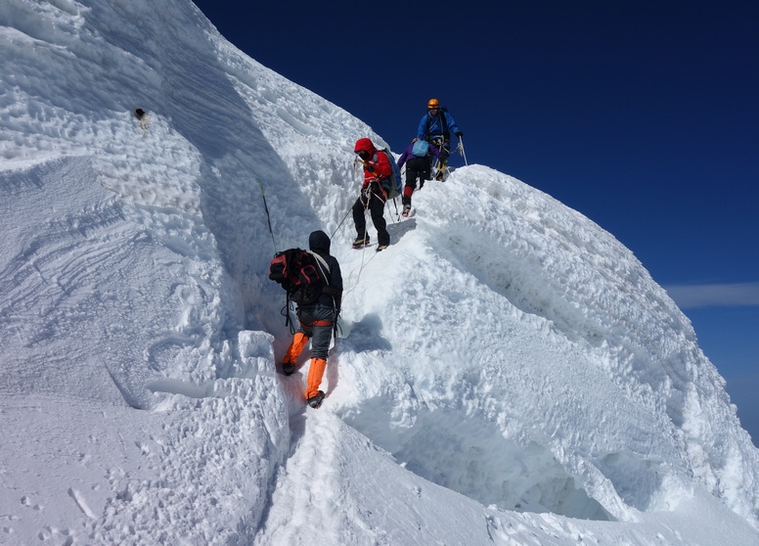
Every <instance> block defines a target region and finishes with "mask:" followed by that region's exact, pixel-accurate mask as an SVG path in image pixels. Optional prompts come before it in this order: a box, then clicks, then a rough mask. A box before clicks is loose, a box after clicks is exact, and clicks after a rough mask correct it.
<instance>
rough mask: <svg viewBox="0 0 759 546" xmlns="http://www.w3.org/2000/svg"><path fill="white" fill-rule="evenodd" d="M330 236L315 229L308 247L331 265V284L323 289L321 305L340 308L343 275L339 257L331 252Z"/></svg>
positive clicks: (309, 238)
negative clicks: (338, 260)
mask: <svg viewBox="0 0 759 546" xmlns="http://www.w3.org/2000/svg"><path fill="white" fill-rule="evenodd" d="M330 244H331V243H330V240H329V236H328V235H327V234H326V233H324V232H323V231H321V230H319V231H314V232H313V233H311V235H309V237H308V248H309V249H310V250H311V252H313V253H315V254H318V255H319V256H321V257H322V258H324V261H325V262H327V266H329V286H328V287H326V288H325V289H324V290H323V291H322V295H321V296H320V297H319V302H318V303H319V304H320V305H328V306H334V307H335V309H338V310H339V309H340V303H341V301H342V298H343V275H342V273H341V272H340V264H339V263H338V262H337V259H336V258H335V257H334V256H332V255H331V254H330V253H329V249H330Z"/></svg>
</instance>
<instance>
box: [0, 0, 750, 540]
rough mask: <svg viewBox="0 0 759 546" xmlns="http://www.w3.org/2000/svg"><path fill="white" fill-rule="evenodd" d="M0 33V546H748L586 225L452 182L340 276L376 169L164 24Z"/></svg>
mask: <svg viewBox="0 0 759 546" xmlns="http://www.w3.org/2000/svg"><path fill="white" fill-rule="evenodd" d="M0 25H1V26H0V53H2V54H1V55H0V68H1V69H2V71H1V75H0V78H1V79H0V131H2V139H0V155H1V156H2V158H3V163H2V170H0V206H1V207H2V222H3V233H4V235H5V236H4V237H3V239H2V240H0V326H1V327H2V336H0V339H1V340H2V341H1V342H2V351H1V352H0V358H2V367H0V392H2V399H1V400H2V401H1V402H0V420H1V422H2V440H1V442H2V451H1V453H2V455H1V457H2V458H1V459H0V465H1V466H0V477H1V480H2V481H0V488H1V491H2V493H1V494H0V519H1V520H2V525H1V526H0V542H3V543H9V544H29V543H32V542H36V541H39V540H46V539H55V540H56V541H57V542H63V543H67V544H77V543H87V544H90V543H119V544H145V543H159V544H178V543H186V544H251V543H256V544H301V543H310V542H311V540H312V537H313V536H315V535H316V536H319V537H320V539H321V542H323V543H329V544H338V543H344V544H420V543H424V544H433V543H441V544H442V543H448V544H465V543H466V544H492V543H495V544H576V543H577V542H578V541H582V542H584V543H588V544H608V543H615V544H621V543H624V544H717V543H719V544H736V545H738V544H741V545H745V544H749V543H752V542H758V541H759V534H758V533H757V531H756V528H757V524H758V522H759V519H758V518H757V516H758V515H759V511H758V510H759V484H757V469H758V468H759V465H758V464H757V463H759V453H758V452H757V450H756V449H755V448H754V447H753V446H752V445H751V442H750V439H749V437H748V435H747V433H746V432H745V431H743V430H742V429H741V428H740V425H739V423H738V420H737V418H736V412H735V407H734V406H732V405H731V404H730V401H729V399H728V396H727V395H726V393H725V390H724V381H723V380H722V378H721V377H720V376H719V374H718V373H717V371H716V369H715V368H714V366H713V365H712V364H711V363H710V362H709V361H708V360H707V359H706V357H705V356H704V355H703V353H702V352H701V350H700V349H699V347H698V344H697V340H696V337H695V335H694V332H693V330H692V328H691V326H690V324H689V322H688V320H687V319H686V318H685V317H684V316H683V314H682V313H681V312H680V311H679V310H678V308H677V307H676V306H675V304H674V303H673V302H672V300H671V299H670V298H669V297H668V296H667V294H666V293H665V292H664V290H663V289H662V288H661V287H659V286H658V285H657V284H656V283H655V282H654V281H653V280H652V279H651V277H650V275H649V274H648V273H647V271H646V270H645V268H644V267H643V266H642V265H641V264H640V263H639V262H638V261H637V260H636V259H635V257H634V256H633V255H632V253H631V252H630V251H629V250H628V249H626V248H625V247H624V246H623V245H621V244H620V243H619V242H618V241H617V240H616V239H614V237H613V236H612V235H610V234H609V233H607V232H605V231H604V230H603V229H602V228H601V227H599V226H597V225H596V224H594V223H593V222H591V221H590V220H588V219H587V218H585V217H583V216H582V215H580V214H579V213H577V212H575V211H573V210H571V209H568V208H567V207H565V206H564V205H562V204H561V203H559V202H557V201H556V200H554V199H552V198H551V197H550V196H547V195H545V194H543V193H541V192H539V191H537V190H535V189H533V188H531V187H529V186H528V185H526V184H524V183H522V182H520V181H518V180H516V179H514V178H512V177H509V176H507V175H505V174H502V173H498V172H496V171H494V170H492V169H489V168H487V167H486V166H482V165H474V166H470V167H461V168H458V169H456V170H455V171H454V172H453V174H452V175H451V177H450V178H449V180H448V181H447V182H445V183H444V184H441V183H435V182H430V183H428V184H427V185H426V186H425V188H424V189H423V190H421V191H420V192H418V193H417V194H416V195H415V197H414V204H415V206H416V207H417V210H418V212H417V215H416V216H415V217H413V218H411V219H409V220H407V221H404V222H397V221H393V220H397V218H396V215H395V212H394V209H393V207H392V206H388V207H387V209H386V215H387V217H388V218H389V219H390V220H391V223H390V227H389V230H390V233H391V236H392V246H391V247H390V248H389V249H388V250H387V251H385V252H382V253H379V254H377V253H374V252H372V251H371V250H365V251H353V250H351V249H350V248H349V246H350V244H349V243H350V240H351V239H352V237H353V233H352V227H351V223H352V222H351V220H350V218H347V219H346V216H347V214H348V211H349V208H350V205H351V204H352V202H353V200H354V199H355V196H356V185H357V179H356V173H355V172H354V167H353V163H352V159H353V158H352V153H351V152H352V147H353V143H354V142H355V140H356V139H357V138H360V137H363V136H370V137H371V138H372V139H373V140H374V141H375V142H376V143H378V144H385V143H384V142H383V141H382V139H381V137H380V136H379V135H376V134H375V133H374V132H373V131H372V130H371V128H369V127H368V126H366V124H364V123H363V122H361V121H360V120H357V119H355V118H354V117H353V116H351V115H350V114H348V113H347V112H345V111H343V110H341V109H340V108H339V107H337V106H336V105H333V104H330V103H328V102H327V101H325V100H323V99H321V98H320V97H318V96H316V95H314V94H313V93H311V92H309V91H308V90H306V89H303V88H301V87H299V86H297V85H295V84H293V83H292V82H289V81H287V80H285V79H284V78H282V77H281V76H279V75H277V74H275V73H273V72H271V71H270V70H268V69H266V68H265V67H263V66H261V65H260V64H258V63H256V62H255V61H253V60H251V59H250V58H248V57H246V56H245V55H243V54H242V53H241V52H240V51H238V50H237V49H235V48H234V47H233V46H231V45H230V44H229V43H228V42H226V41H225V40H224V39H223V38H222V37H221V36H220V35H219V34H218V33H217V32H216V30H215V29H214V28H213V26H212V25H211V24H210V23H209V22H208V21H207V20H206V19H205V17H203V15H202V14H201V13H200V12H199V11H198V9H197V8H196V7H195V6H194V5H192V4H191V3H190V2H188V1H185V0H175V1H172V2H169V1H166V0H161V1H158V2H147V1H146V0H130V1H129V2H104V1H98V0H86V1H74V0H56V1H50V2H32V1H29V0H8V1H6V2H4V3H3V4H2V5H1V6H0ZM138 109H140V110H143V111H144V112H145V113H146V114H145V115H144V116H141V115H137V111H138ZM265 205H266V206H265ZM267 209H268V212H269V216H268V217H267ZM269 225H271V228H272V229H271V231H270V230H269ZM314 229H324V230H325V231H327V233H330V234H333V252H334V254H335V255H336V256H337V258H338V259H339V260H340V262H341V264H342V269H343V276H344V278H345V283H346V294H345V298H344V308H343V312H342V333H341V336H340V338H339V339H338V341H337V344H336V346H335V347H334V348H333V350H332V356H331V359H330V365H329V368H328V371H327V374H326V375H327V376H326V380H325V385H324V388H326V389H327V390H328V398H327V399H326V401H325V404H324V406H323V407H322V409H320V410H318V411H314V410H310V409H309V410H307V409H306V408H305V407H304V404H303V402H302V400H301V396H302V382H303V373H298V374H295V375H294V376H292V377H289V378H285V377H283V376H280V375H278V374H276V372H275V362H276V356H278V355H281V353H282V351H283V350H284V347H285V346H286V344H287V343H288V341H289V333H288V332H287V330H286V328H285V325H284V318H283V317H282V315H281V308H282V305H283V300H284V298H283V294H282V293H281V291H280V290H279V287H278V286H276V285H274V284H273V283H271V282H269V281H268V279H267V278H266V274H267V266H268V263H269V260H270V259H271V257H272V255H273V253H274V251H275V250H279V249H283V248H287V247H290V246H303V245H305V244H306V241H307V237H308V233H309V232H310V231H312V230H314ZM305 356H307V355H304V359H305ZM301 371H302V372H303V370H301Z"/></svg>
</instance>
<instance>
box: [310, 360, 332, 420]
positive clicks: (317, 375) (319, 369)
mask: <svg viewBox="0 0 759 546" xmlns="http://www.w3.org/2000/svg"><path fill="white" fill-rule="evenodd" d="M326 367H327V361H326V360H324V359H323V358H312V359H311V367H309V369H308V378H307V379H306V384H307V387H306V392H305V398H306V402H308V405H309V406H311V407H312V408H318V407H319V406H320V405H321V403H322V398H324V393H323V392H322V391H320V390H319V385H321V383H322V377H323V376H324V370H325V369H326ZM319 395H321V397H319ZM314 399H317V400H314ZM314 403H315V404H316V405H314Z"/></svg>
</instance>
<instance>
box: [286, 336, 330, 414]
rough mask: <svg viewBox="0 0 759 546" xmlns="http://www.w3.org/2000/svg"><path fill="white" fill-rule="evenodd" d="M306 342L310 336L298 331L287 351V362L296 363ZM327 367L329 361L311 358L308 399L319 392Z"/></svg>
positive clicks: (307, 388)
mask: <svg viewBox="0 0 759 546" xmlns="http://www.w3.org/2000/svg"><path fill="white" fill-rule="evenodd" d="M306 343H308V337H307V336H306V334H304V333H303V332H296V333H295V335H294V336H293V340H292V342H291V343H290V347H288V349H287V353H285V360H284V361H285V362H291V363H293V364H295V362H296V361H297V360H298V357H299V356H300V353H302V352H303V349H304V348H305V347H306ZM326 367H327V361H326V360H325V359H323V358H312V359H311V367H310V368H309V369H308V379H307V387H306V392H305V396H306V400H308V399H309V398H313V397H314V396H316V395H317V394H318V393H319V385H321V383H322V378H323V377H324V370H325V369H326Z"/></svg>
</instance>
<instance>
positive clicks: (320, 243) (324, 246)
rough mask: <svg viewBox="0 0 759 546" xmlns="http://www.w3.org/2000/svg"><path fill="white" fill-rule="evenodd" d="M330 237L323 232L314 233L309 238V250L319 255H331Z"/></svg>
mask: <svg viewBox="0 0 759 546" xmlns="http://www.w3.org/2000/svg"><path fill="white" fill-rule="evenodd" d="M329 246H330V241H329V236H328V235H327V234H326V233H324V232H323V231H321V230H319V231H314V232H312V233H311V235H309V236H308V248H309V249H311V252H316V253H317V254H329Z"/></svg>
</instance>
